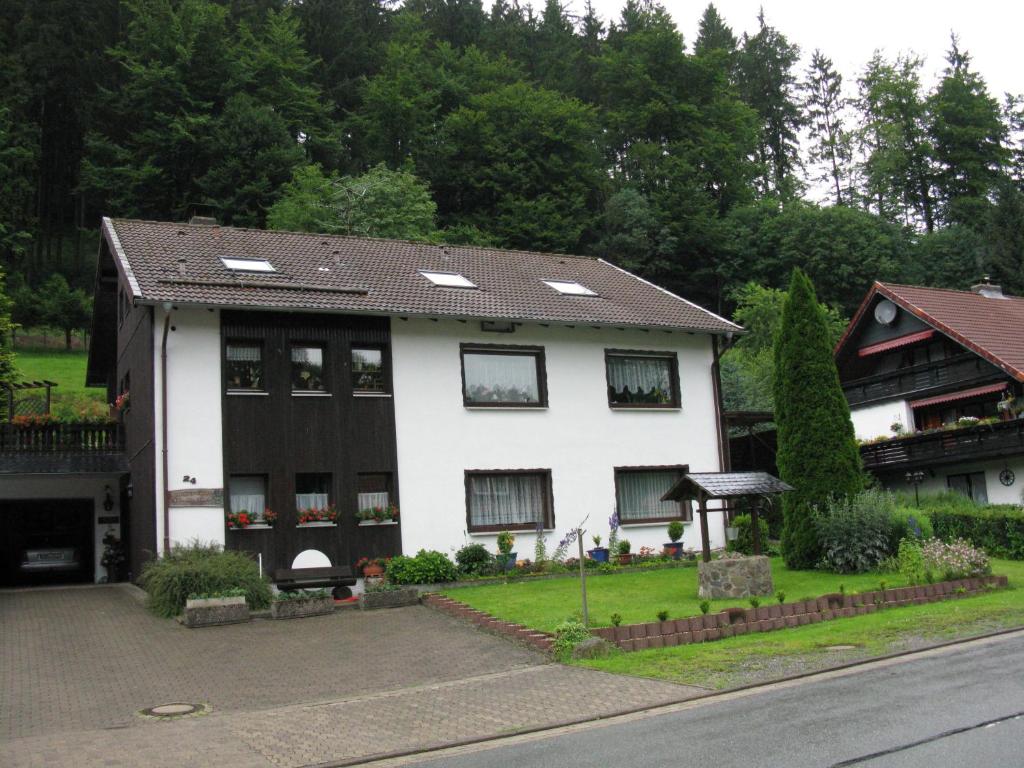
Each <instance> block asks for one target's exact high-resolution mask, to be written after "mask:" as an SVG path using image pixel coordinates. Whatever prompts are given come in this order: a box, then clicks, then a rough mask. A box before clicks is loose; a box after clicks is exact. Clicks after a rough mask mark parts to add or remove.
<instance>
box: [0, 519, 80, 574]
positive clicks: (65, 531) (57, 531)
mask: <svg viewBox="0 0 1024 768" xmlns="http://www.w3.org/2000/svg"><path fill="white" fill-rule="evenodd" d="M93 515H94V509H93V500H92V499H14V500H3V499H0V521H2V523H3V527H4V530H5V531H6V533H7V535H6V536H4V537H3V538H2V539H0V585H2V586H29V585H39V584H70V583H76V582H87V583H91V582H92V580H93V563H94V552H93V548H94V544H93V528H94V524H93Z"/></svg>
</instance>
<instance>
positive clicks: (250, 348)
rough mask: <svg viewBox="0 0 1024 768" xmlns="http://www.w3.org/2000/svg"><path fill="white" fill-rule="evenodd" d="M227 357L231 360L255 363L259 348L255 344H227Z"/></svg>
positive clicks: (257, 358)
mask: <svg viewBox="0 0 1024 768" xmlns="http://www.w3.org/2000/svg"><path fill="white" fill-rule="evenodd" d="M227 358H228V360H231V361H232V362H245V363H257V362H259V359H260V348H259V346H257V345H255V344H228V351H227Z"/></svg>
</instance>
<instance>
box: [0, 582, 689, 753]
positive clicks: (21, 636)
mask: <svg viewBox="0 0 1024 768" xmlns="http://www.w3.org/2000/svg"><path fill="white" fill-rule="evenodd" d="M0 675H2V678H0V679H2V688H0V743H3V744H5V746H4V747H0V750H2V751H0V764H3V765H4V766H7V765H10V766H12V768H21V766H44V765H46V766H52V765H60V764H69V765H70V764H74V765H75V766H122V765H124V766H141V765H144V766H153V767H154V768H160V767H161V766H193V765H194V766H207V765H224V766H304V765H314V764H317V763H324V762H334V761H339V760H346V759H353V758H358V757H368V756H370V755H375V754H381V753H386V752H392V751H401V750H411V749H421V748H427V747H433V746H440V745H443V744H446V743H452V742H455V741H461V740H465V739H474V738H482V737H490V736H499V735H503V734H508V733H511V732H515V731H519V730H523V729H529V728H537V727H544V726H550V725H556V724H558V723H561V722H566V721H570V720H575V719H579V718H586V717H596V716H601V715H607V714H611V713H613V712H614V711H617V710H621V709H625V708H632V707H643V706H655V705H657V704H662V703H667V702H670V701H678V700H681V699H684V698H687V697H690V696H694V695H697V694H698V693H700V692H701V691H700V689H695V688H687V687H684V686H677V685H672V684H668V683H662V682H656V681H651V680H643V679H638V678H626V677H619V676H614V675H608V674H605V673H602V672H596V671H592V670H586V669H580V668H571V667H563V666H560V665H554V664H548V663H547V660H546V658H545V657H544V656H542V655H540V654H538V653H535V652H534V651H531V650H528V649H526V648H521V647H518V646H516V645H513V644H511V643H509V642H507V641H505V640H503V639H500V638H497V637H492V636H490V635H487V634H485V633H482V632H479V631H477V630H475V629H473V628H471V627H469V626H467V625H466V624H463V623H461V622H459V621H457V620H455V619H451V618H449V617H447V616H443V615H441V614H438V613H435V612H433V611H430V610H427V609H424V608H419V607H414V608H402V609H394V610H388V611H376V612H371V613H360V612H356V611H351V612H348V611H346V612H343V613H340V614H335V615H333V616H326V617H318V618H311V619H300V620H296V621H287V622H272V621H254V622H252V623H250V624H243V625H236V626H232V627H220V628H212V629H207V630H188V629H185V628H183V627H180V626H178V625H177V624H175V623H174V622H170V621H165V620H161V619H157V618H155V617H153V616H151V615H149V614H147V613H146V612H145V611H144V610H143V609H142V607H141V606H140V604H139V602H138V600H137V599H136V597H135V595H134V592H133V590H132V588H129V587H123V586H111V587H91V588H81V589H62V590H37V591H25V592H13V591H12V592H0ZM172 701H186V702H208V703H210V704H211V705H212V708H213V712H212V714H209V715H205V716H201V717H195V718H186V719H180V720H173V721H168V722H153V721H147V720H143V719H141V718H138V717H136V716H135V714H134V713H135V712H136V711H137V710H139V709H142V708H144V707H148V706H153V705H155V704H161V703H167V702H172Z"/></svg>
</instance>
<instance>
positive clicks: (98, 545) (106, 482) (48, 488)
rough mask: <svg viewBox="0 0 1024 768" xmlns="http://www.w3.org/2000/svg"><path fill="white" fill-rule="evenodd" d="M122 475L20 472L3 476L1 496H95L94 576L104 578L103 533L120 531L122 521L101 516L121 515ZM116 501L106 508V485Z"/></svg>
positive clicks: (28, 497)
mask: <svg viewBox="0 0 1024 768" xmlns="http://www.w3.org/2000/svg"><path fill="white" fill-rule="evenodd" d="M118 482H119V476H118V475H110V476H109V477H107V476H103V475H19V476H16V477H0V499H92V500H93V561H94V562H93V578H94V580H95V581H104V580H105V579H106V577H107V569H106V568H104V567H103V566H101V565H100V559H101V558H102V557H103V537H104V535H106V533H107V531H108V530H110V531H113V532H114V533H115V534H116V535H117V536H120V535H121V528H120V525H100V522H99V518H100V517H115V516H116V517H118V518H120V516H121V504H120V498H119V496H120V493H119V490H118V489H119V485H118ZM108 487H109V488H110V496H111V499H112V500H113V502H114V506H113V509H111V510H110V511H109V512H108V511H107V510H105V509H103V501H104V499H105V498H106V489H107V488H108Z"/></svg>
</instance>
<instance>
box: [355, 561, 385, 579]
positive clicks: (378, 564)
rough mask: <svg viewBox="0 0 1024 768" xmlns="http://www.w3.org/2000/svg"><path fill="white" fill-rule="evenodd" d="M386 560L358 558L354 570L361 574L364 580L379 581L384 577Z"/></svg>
mask: <svg viewBox="0 0 1024 768" xmlns="http://www.w3.org/2000/svg"><path fill="white" fill-rule="evenodd" d="M385 565H387V558H384V557H360V558H359V559H358V560H357V561H356V570H357V571H360V572H362V574H363V578H364V579H380V578H383V577H384V566H385Z"/></svg>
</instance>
